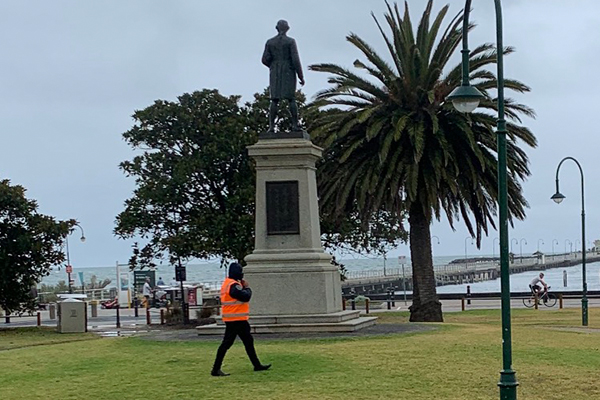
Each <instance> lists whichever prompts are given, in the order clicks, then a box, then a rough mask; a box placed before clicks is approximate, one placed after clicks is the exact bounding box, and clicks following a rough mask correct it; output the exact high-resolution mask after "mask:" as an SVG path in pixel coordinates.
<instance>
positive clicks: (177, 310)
mask: <svg viewBox="0 0 600 400" xmlns="http://www.w3.org/2000/svg"><path fill="white" fill-rule="evenodd" d="M165 322H166V323H167V324H168V325H176V324H182V323H183V312H181V307H177V306H175V307H171V308H168V309H167V311H166V312H165Z"/></svg>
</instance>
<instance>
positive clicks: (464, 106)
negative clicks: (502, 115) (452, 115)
mask: <svg viewBox="0 0 600 400" xmlns="http://www.w3.org/2000/svg"><path fill="white" fill-rule="evenodd" d="M484 97H485V96H484V95H483V94H481V92H480V91H479V90H477V88H475V87H473V86H471V85H461V86H459V87H457V88H456V89H454V90H453V91H452V93H450V94H449V95H448V97H446V100H449V101H451V102H452V104H453V105H454V108H456V110H457V111H459V112H462V113H470V112H473V111H474V110H475V109H476V108H477V106H478V105H479V102H480V101H481V99H483V98H484Z"/></svg>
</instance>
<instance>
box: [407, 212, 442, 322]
mask: <svg viewBox="0 0 600 400" xmlns="http://www.w3.org/2000/svg"><path fill="white" fill-rule="evenodd" d="M408 222H409V224H410V258H411V260H412V269H413V302H412V305H411V306H410V307H409V310H410V321H411V322H443V321H444V319H443V317H442V304H441V303H440V301H439V299H438V296H437V293H436V290H435V274H434V272H433V258H432V256H431V230H430V221H429V220H428V218H427V217H426V216H425V215H424V213H423V209H422V206H421V205H420V204H414V205H413V206H412V207H411V208H410V211H409V216H408Z"/></svg>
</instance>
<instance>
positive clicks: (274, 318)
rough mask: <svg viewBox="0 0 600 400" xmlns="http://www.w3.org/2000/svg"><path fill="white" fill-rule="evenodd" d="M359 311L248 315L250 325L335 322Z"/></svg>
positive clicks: (344, 319) (351, 316)
mask: <svg viewBox="0 0 600 400" xmlns="http://www.w3.org/2000/svg"><path fill="white" fill-rule="evenodd" d="M359 316H360V311H356V310H354V311H352V310H344V311H338V312H334V313H328V314H307V315H301V314H296V315H253V316H250V324H251V325H271V324H285V325H289V324H312V323H319V324H326V323H329V324H335V323H340V322H344V321H349V320H351V319H355V318H358V317H359Z"/></svg>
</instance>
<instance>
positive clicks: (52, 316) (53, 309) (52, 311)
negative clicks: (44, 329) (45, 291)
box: [48, 303, 56, 319]
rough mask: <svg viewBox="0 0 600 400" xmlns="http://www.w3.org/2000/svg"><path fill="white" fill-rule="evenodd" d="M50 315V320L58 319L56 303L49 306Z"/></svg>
mask: <svg viewBox="0 0 600 400" xmlns="http://www.w3.org/2000/svg"><path fill="white" fill-rule="evenodd" d="M48 313H49V314H50V319H56V303H51V304H50V305H48Z"/></svg>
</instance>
